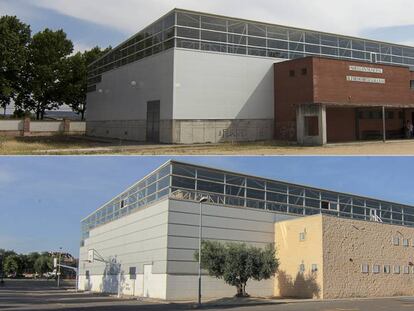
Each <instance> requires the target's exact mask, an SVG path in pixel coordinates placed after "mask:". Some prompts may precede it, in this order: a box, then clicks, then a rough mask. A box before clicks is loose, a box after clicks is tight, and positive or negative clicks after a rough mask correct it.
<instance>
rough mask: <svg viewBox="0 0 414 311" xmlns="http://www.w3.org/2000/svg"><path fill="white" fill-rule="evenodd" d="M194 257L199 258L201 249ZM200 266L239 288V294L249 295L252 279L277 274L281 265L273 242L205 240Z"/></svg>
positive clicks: (260, 278) (260, 279)
mask: <svg viewBox="0 0 414 311" xmlns="http://www.w3.org/2000/svg"><path fill="white" fill-rule="evenodd" d="M194 258H195V259H196V260H198V252H195V254H194ZM201 267H202V268H203V269H205V270H207V271H208V273H209V275H210V276H213V277H215V278H218V279H223V280H224V281H225V282H226V283H227V284H229V285H232V286H235V287H236V288H237V296H240V297H245V296H248V294H247V293H246V285H247V282H248V281H249V280H251V279H252V280H255V281H262V280H266V279H269V278H271V277H273V276H274V275H275V273H276V272H277V269H278V267H279V261H278V259H277V258H276V251H275V249H274V247H273V245H271V244H269V245H267V246H266V248H264V249H261V248H257V247H252V246H248V245H246V244H238V243H226V244H222V243H219V242H214V241H203V242H202V246H201Z"/></svg>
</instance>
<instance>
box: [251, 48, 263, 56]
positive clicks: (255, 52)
mask: <svg viewBox="0 0 414 311" xmlns="http://www.w3.org/2000/svg"><path fill="white" fill-rule="evenodd" d="M248 53H249V55H253V56H267V51H266V49H259V48H249V49H248Z"/></svg>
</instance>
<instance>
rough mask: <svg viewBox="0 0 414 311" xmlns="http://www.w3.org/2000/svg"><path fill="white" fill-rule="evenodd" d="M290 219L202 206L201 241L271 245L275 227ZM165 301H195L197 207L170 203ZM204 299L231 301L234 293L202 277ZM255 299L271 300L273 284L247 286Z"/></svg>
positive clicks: (273, 214)
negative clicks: (226, 298) (223, 298)
mask: <svg viewBox="0 0 414 311" xmlns="http://www.w3.org/2000/svg"><path fill="white" fill-rule="evenodd" d="M289 218H293V216H289V215H282V214H275V213H271V212H267V211H264V210H254V209H247V208H246V209H244V208H230V207H224V206H214V205H208V204H203V239H208V240H216V241H221V242H241V243H247V244H249V245H253V246H257V247H265V246H266V245H267V244H269V243H274V223H275V222H277V221H282V220H286V219H289ZM168 223H169V225H168V264H167V271H168V279H167V299H172V300H174V299H178V300H179V299H184V300H185V299H195V298H196V297H197V290H198V289H197V288H198V287H197V284H198V283H197V274H198V263H197V261H195V260H194V252H195V251H196V250H198V236H199V233H198V232H199V231H198V228H199V204H198V203H192V202H183V201H176V200H170V204H169V217H168ZM203 274H204V275H203V297H208V298H221V297H232V296H234V295H235V289H234V288H233V287H231V286H228V285H226V284H225V282H224V281H222V280H217V279H215V278H211V277H209V276H208V275H207V273H206V272H204V273H203ZM247 289H248V292H249V293H250V294H251V295H254V296H272V295H273V291H274V286H273V280H272V279H271V280H266V281H262V282H253V281H252V282H249V284H248V288H247Z"/></svg>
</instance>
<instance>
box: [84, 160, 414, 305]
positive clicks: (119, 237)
mask: <svg viewBox="0 0 414 311" xmlns="http://www.w3.org/2000/svg"><path fill="white" fill-rule="evenodd" d="M202 197H206V198H207V201H206V202H204V203H200V202H199V201H200V199H201V198H202ZM200 208H201V210H202V222H201V224H202V238H203V240H215V241H222V242H240V243H247V244H250V245H254V246H258V247H265V246H266V245H267V244H269V243H272V244H274V245H275V246H276V249H277V257H278V258H279V261H280V267H279V271H278V272H277V273H276V275H275V276H274V277H273V278H272V279H270V280H266V281H262V282H255V281H251V282H249V283H248V287H247V291H248V293H249V294H251V295H253V296H261V297H264V296H281V297H302V298H319V299H328V298H339V297H381V296H396V295H410V296H412V295H414V286H412V285H413V283H414V259H413V256H414V207H413V206H407V205H403V204H399V203H393V202H386V201H382V200H377V199H375V198H367V197H363V196H360V195H353V194H346V193H339V192H335V191H331V190H324V189H318V188H314V187H309V186H302V185H297V184H291V183H287V182H282V181H278V180H270V179H266V178H261V177H257V176H249V175H245V174H241V173H236V172H230V171H223V170H219V169H216V168H209V167H203V166H198V165H193V164H188V163H182V162H176V161H169V162H167V163H165V164H164V165H162V166H161V167H159V168H158V169H156V170H155V171H153V172H151V173H149V174H148V175H147V176H145V177H143V178H142V179H141V180H139V181H138V182H137V183H135V184H134V185H132V186H131V187H130V188H128V189H126V190H125V191H124V192H122V193H121V194H120V195H118V196H116V197H115V198H113V199H112V200H111V201H109V202H108V203H106V204H104V205H103V206H102V207H100V208H99V209H98V210H96V211H95V212H93V213H92V214H91V215H89V216H87V217H86V218H85V219H83V220H82V241H81V247H80V257H79V262H80V264H79V269H80V274H79V289H81V290H91V291H96V292H109V293H117V292H119V293H121V294H123V295H131V296H144V297H152V298H159V299H167V300H181V299H182V300H195V299H196V298H197V288H198V276H197V274H198V263H197V261H195V260H194V252H195V251H196V250H197V249H198V241H199V226H200V218H199V214H200ZM91 252H92V254H93V256H92V257H93V258H97V260H91V261H88V259H90V254H91ZM234 294H235V289H234V288H232V287H230V286H228V285H226V284H225V283H224V282H223V281H221V280H217V279H215V278H212V277H209V276H208V274H207V272H206V271H203V277H202V296H203V297H204V298H221V297H229V296H233V295H234Z"/></svg>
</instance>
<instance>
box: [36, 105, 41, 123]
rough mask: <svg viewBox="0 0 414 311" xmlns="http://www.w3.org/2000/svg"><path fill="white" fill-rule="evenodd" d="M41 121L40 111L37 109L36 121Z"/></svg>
mask: <svg viewBox="0 0 414 311" xmlns="http://www.w3.org/2000/svg"><path fill="white" fill-rule="evenodd" d="M39 119H40V109H39V108H37V109H36V120H39Z"/></svg>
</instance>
